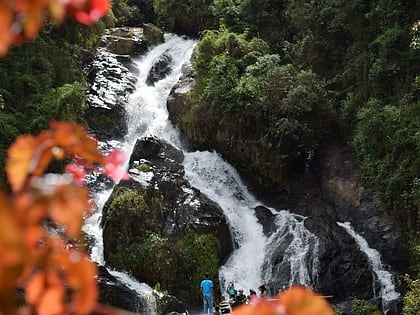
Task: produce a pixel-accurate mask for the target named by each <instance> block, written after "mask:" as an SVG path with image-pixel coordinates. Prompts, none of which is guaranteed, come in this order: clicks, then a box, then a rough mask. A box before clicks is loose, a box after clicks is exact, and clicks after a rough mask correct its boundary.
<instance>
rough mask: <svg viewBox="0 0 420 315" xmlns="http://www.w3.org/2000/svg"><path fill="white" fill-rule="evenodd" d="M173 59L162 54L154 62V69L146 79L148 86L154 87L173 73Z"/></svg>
mask: <svg viewBox="0 0 420 315" xmlns="http://www.w3.org/2000/svg"><path fill="white" fill-rule="evenodd" d="M171 63H172V57H171V55H168V54H167V53H166V52H164V53H163V54H161V55H160V56H158V57H157V58H156V60H154V62H153V65H152V68H151V69H150V72H149V75H148V76H147V79H146V84H147V85H154V84H155V83H156V82H158V81H160V80H162V79H163V78H165V77H166V76H167V75H168V74H170V73H171V71H172V68H171Z"/></svg>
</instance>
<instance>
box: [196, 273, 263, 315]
mask: <svg viewBox="0 0 420 315" xmlns="http://www.w3.org/2000/svg"><path fill="white" fill-rule="evenodd" d="M258 291H259V295H260V296H266V294H267V291H268V290H267V288H266V284H265V283H263V284H261V285H260V286H259V287H258ZM201 292H202V294H203V312H204V314H212V313H213V307H214V308H215V310H216V312H217V313H219V314H229V313H230V312H231V311H232V310H233V309H234V308H235V307H237V306H239V305H241V304H252V303H253V302H252V300H253V298H254V297H256V296H257V292H255V291H254V290H252V289H250V290H249V295H245V294H244V290H243V289H239V290H236V288H235V285H234V283H233V282H230V283H229V285H228V286H227V288H226V293H227V296H228V299H227V298H226V297H225V296H224V295H222V296H221V298H220V302H219V303H218V304H216V303H215V302H214V292H213V281H212V280H210V275H209V274H208V273H206V274H205V279H204V280H203V281H201Z"/></svg>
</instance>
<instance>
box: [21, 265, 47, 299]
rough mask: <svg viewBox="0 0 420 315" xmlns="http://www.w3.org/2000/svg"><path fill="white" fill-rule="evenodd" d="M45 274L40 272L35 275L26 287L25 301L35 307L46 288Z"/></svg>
mask: <svg viewBox="0 0 420 315" xmlns="http://www.w3.org/2000/svg"><path fill="white" fill-rule="evenodd" d="M45 281H46V277H45V273H44V272H41V271H38V272H36V273H34V274H33V275H32V276H31V277H30V278H29V280H28V283H27V284H26V286H25V299H26V301H27V302H28V303H30V304H32V305H34V304H35V303H36V302H37V301H38V299H39V297H40V296H41V293H42V292H43V291H44V288H45V286H46V283H45Z"/></svg>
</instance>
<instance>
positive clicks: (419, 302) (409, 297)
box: [403, 248, 420, 315]
mask: <svg viewBox="0 0 420 315" xmlns="http://www.w3.org/2000/svg"><path fill="white" fill-rule="evenodd" d="M417 250H418V253H419V252H420V250H419V248H417ZM404 280H405V282H406V283H407V285H408V292H407V294H406V295H405V296H404V306H403V315H416V314H419V313H420V299H419V296H420V280H419V279H417V280H412V279H411V278H410V277H409V276H408V275H406V276H405V277H404Z"/></svg>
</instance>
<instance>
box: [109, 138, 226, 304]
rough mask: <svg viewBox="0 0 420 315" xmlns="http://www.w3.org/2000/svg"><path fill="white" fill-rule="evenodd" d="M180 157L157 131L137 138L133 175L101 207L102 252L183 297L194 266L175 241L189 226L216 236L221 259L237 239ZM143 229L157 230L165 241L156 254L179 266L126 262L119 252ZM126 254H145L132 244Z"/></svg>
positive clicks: (135, 240) (143, 278) (136, 241)
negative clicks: (155, 135) (186, 263)
mask: <svg viewBox="0 0 420 315" xmlns="http://www.w3.org/2000/svg"><path fill="white" fill-rule="evenodd" d="M182 160H183V154H182V152H181V151H179V150H177V149H176V148H174V147H172V146H171V145H169V144H167V143H165V142H163V141H160V140H158V139H156V138H153V137H149V138H142V139H139V140H138V141H137V143H136V145H135V148H134V150H133V153H132V155H131V157H130V160H129V173H130V176H131V179H129V180H122V181H121V182H120V183H119V184H118V185H117V186H116V187H115V188H114V191H113V192H112V194H111V196H110V198H109V200H108V201H107V202H106V204H105V206H104V208H103V216H102V224H103V240H104V256H105V257H104V258H105V260H106V261H107V262H108V263H110V264H111V265H112V264H113V263H114V264H120V265H119V267H122V268H124V270H127V271H129V272H130V273H131V274H132V275H133V276H135V277H136V278H137V279H138V280H139V281H142V282H146V283H149V285H151V286H154V285H155V284H156V283H157V282H161V283H162V282H164V283H163V284H162V285H164V287H165V288H167V289H168V290H170V291H169V292H170V293H171V294H174V295H175V296H177V297H180V296H181V294H184V298H185V288H186V286H187V285H191V284H189V283H185V282H188V277H186V276H185V275H188V274H189V273H190V272H191V271H189V270H184V269H183V268H184V267H183V265H182V263H181V261H179V260H180V259H181V257H180V256H177V255H178V254H177V253H178V251H177V249H176V248H175V247H176V244H179V242H180V241H183V240H185V239H186V237H187V235H189V234H188V233H190V231H193V232H194V233H195V235H202V236H205V237H210V236H211V237H212V238H216V239H217V240H218V242H219V243H220V249H219V250H218V253H217V260H218V264H222V263H223V262H224V261H225V260H226V259H227V257H228V256H229V255H230V253H231V251H232V249H233V244H232V239H231V235H230V231H229V227H228V224H227V221H226V218H225V216H224V214H223V211H222V209H221V208H220V207H219V206H218V205H217V204H216V203H215V202H213V201H212V200H210V199H209V198H208V197H207V196H205V195H204V194H202V193H201V192H200V191H198V190H197V189H195V188H193V187H191V185H190V184H189V183H188V181H187V180H186V179H185V178H184V168H183V166H182V165H181V164H180V162H181V161H182ZM145 233H154V234H155V235H159V238H160V240H162V242H164V243H160V244H161V247H159V250H161V252H159V253H157V252H156V255H158V254H159V255H162V256H164V257H165V259H166V260H170V261H172V263H175V264H177V266H176V268H175V266H172V267H171V266H168V267H164V268H170V270H172V271H173V272H174V274H172V275H161V274H159V273H154V274H153V273H151V272H147V273H145V271H144V270H145V269H144V267H142V268H140V267H138V266H143V265H141V264H146V263H147V261H142V257H141V256H138V257H137V256H136V257H134V259H133V260H130V261H132V262H130V264H129V265H126V262H127V261H128V260H127V259H126V258H125V257H124V256H121V255H125V253H124V254H121V252H122V251H124V248H128V247H129V248H130V249H131V248H132V249H133V250H136V248H137V247H136V246H140V242H142V239H144V235H145ZM138 253H140V254H138ZM127 254H128V255H141V251H139V252H137V254H136V253H133V252H132V251H131V250H130V253H127ZM116 255H117V258H116ZM159 257H161V256H159ZM178 261H179V263H178ZM159 263H162V264H164V263H165V261H161V262H159ZM114 267H116V265H114ZM150 268H154V269H156V268H155V267H153V266H151V267H150ZM165 270H167V269H165ZM175 270H176V271H175ZM175 272H176V273H175ZM168 279H169V280H168ZM170 279H172V280H170ZM165 281H166V282H165ZM186 298H187V299H188V298H189V299H192V300H193V301H187V302H197V299H199V295H197V296H195V295H194V296H191V294H189V295H188V296H187V297H186Z"/></svg>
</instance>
